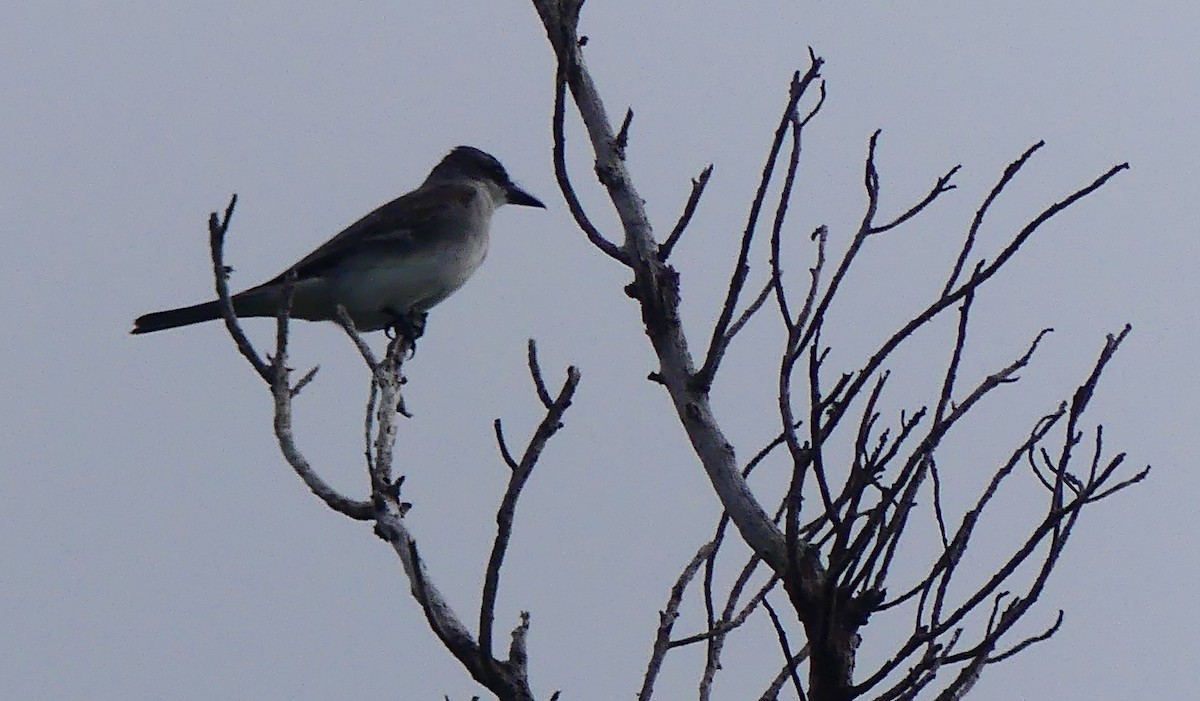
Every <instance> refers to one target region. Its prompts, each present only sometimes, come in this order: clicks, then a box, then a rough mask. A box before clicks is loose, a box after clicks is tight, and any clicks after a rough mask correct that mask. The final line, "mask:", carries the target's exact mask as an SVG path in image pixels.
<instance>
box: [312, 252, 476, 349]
mask: <svg viewBox="0 0 1200 701" xmlns="http://www.w3.org/2000/svg"><path fill="white" fill-rule="evenodd" d="M487 246H488V237H487V231H486V229H484V230H483V231H480V232H476V233H475V234H474V235H471V236H466V237H463V238H460V239H451V240H449V241H444V242H439V243H437V244H433V245H430V246H428V247H425V248H424V249H422V250H417V251H408V252H405V253H404V254H397V255H389V254H383V255H378V254H377V255H375V256H372V257H370V258H365V257H364V258H357V259H352V260H350V261H347V263H346V265H344V266H341V267H340V269H339V271H338V272H337V273H336V274H335V276H334V279H332V280H331V283H332V287H333V291H334V296H335V297H336V298H337V299H338V300H339V302H340V303H341V304H343V305H345V307H346V309H347V310H348V311H349V312H350V314H351V316H354V317H355V318H356V321H360V320H361V321H362V322H366V323H365V325H367V326H376V325H379V326H382V325H386V324H387V323H390V317H388V318H387V319H383V320H378V319H371V320H367V317H368V316H369V315H372V314H382V315H384V316H387V315H389V314H391V313H394V312H400V313H408V312H412V311H417V312H424V311H426V310H428V309H430V308H431V307H433V306H434V305H436V304H437V303H439V302H441V301H442V300H444V299H446V298H447V297H449V296H450V295H451V294H452V293H453V292H454V291H455V290H457V289H458V288H460V287H462V286H463V284H464V283H466V281H467V280H468V279H469V278H470V277H471V275H472V274H474V272H475V271H476V270H477V269H478V268H479V266H480V264H482V263H483V259H484V258H485V257H486V256H487ZM363 325H364V324H363V323H360V326H363Z"/></svg>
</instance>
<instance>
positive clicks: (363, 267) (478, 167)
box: [132, 146, 545, 334]
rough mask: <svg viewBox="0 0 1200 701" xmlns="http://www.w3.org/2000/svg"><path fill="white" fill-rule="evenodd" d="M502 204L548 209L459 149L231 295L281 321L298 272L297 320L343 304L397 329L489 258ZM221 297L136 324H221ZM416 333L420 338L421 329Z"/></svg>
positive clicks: (331, 312) (486, 158)
mask: <svg viewBox="0 0 1200 701" xmlns="http://www.w3.org/2000/svg"><path fill="white" fill-rule="evenodd" d="M503 204H519V205H524V206H526V207H542V208H543V209H544V208H545V205H544V204H542V202H541V200H539V199H538V198H536V197H534V196H533V195H531V194H529V193H528V192H525V191H524V190H522V189H521V188H519V187H517V185H516V184H514V183H513V181H512V180H511V179H510V178H509V177H508V172H507V171H505V170H504V166H502V165H500V161H498V160H496V159H495V158H494V157H492V156H490V155H488V154H487V153H484V152H483V151H480V150H479V149H477V148H472V147H470V146H459V147H458V148H456V149H454V150H453V151H451V152H450V153H449V155H447V156H446V157H445V158H443V159H442V161H441V162H440V163H438V164H437V165H436V166H434V168H433V171H432V172H430V173H429V177H428V178H426V179H425V182H423V183H421V186H420V187H418V188H417V189H416V190H413V191H412V192H410V193H408V194H406V195H402V196H400V197H399V198H397V199H395V200H392V201H391V202H388V203H387V204H385V205H383V206H382V207H380V208H378V209H376V210H375V211H374V212H371V213H370V214H368V215H367V216H365V217H363V218H362V219H359V220H358V221H357V222H355V223H353V224H351V225H350V226H349V227H348V228H346V230H345V231H343V232H341V233H340V234H338V235H337V236H334V237H333V238H331V239H329V240H328V241H326V242H325V243H324V244H322V245H321V246H320V247H319V248H317V250H315V251H313V252H312V253H310V254H308V255H307V256H305V257H304V258H303V259H302V260H301V261H300V262H298V263H296V264H295V265H293V266H292V267H291V268H288V270H287V271H285V272H283V273H281V274H280V275H278V276H277V277H275V278H273V279H271V280H268V281H267V282H264V283H263V284H261V285H259V286H257V287H252V288H250V289H248V290H245V291H243V292H239V293H237V294H236V295H233V297H232V301H233V309H234V311H235V312H237V315H238V316H239V317H252V316H271V317H273V316H275V315H276V313H277V312H278V311H279V305H280V304H281V302H282V298H283V291H284V289H285V285H286V281H287V277H288V275H289V274H291V272H292V271H295V275H296V279H295V283H294V284H295V287H294V297H293V301H292V313H291V315H292V317H293V318H296V319H304V320H307V321H328V320H332V319H333V318H334V317H335V315H336V313H337V312H336V310H337V305H339V304H340V305H342V306H344V307H345V308H346V311H347V312H348V313H349V314H350V318H351V319H353V321H354V324H355V326H357V327H358V329H359V330H360V331H376V330H379V329H382V328H385V327H389V326H394V325H395V326H398V327H400V328H402V329H408V332H411V330H412V326H411V324H412V323H414V321H415V320H416V318H418V317H419V318H423V316H424V313H425V312H426V311H428V310H429V309H430V308H431V307H433V306H434V305H435V304H437V303H438V302H441V301H442V300H444V299H446V298H447V297H449V296H450V294H451V293H453V292H454V291H455V290H457V289H458V288H460V287H462V285H463V283H465V282H466V281H467V278H469V277H471V274H472V273H474V272H475V270H476V269H477V268H478V267H479V264H480V263H482V262H483V259H484V256H486V255H487V248H488V227H489V225H490V224H491V220H492V213H493V212H495V211H496V208H497V207H499V206H500V205H503ZM220 317H221V311H220V309H219V305H218V303H217V302H216V301H212V302H205V303H203V304H196V305H193V306H190V307H181V308H179V309H168V310H166V311H161V312H154V313H152V314H146V315H144V316H140V317H138V318H137V320H136V321H134V322H133V331H132V333H135V334H140V333H150V332H151V331H162V330H163V329H172V328H175V327H178V326H188V325H190V324H198V323H200V322H202V321H211V320H213V319H219V318H220ZM418 333H419V332H418Z"/></svg>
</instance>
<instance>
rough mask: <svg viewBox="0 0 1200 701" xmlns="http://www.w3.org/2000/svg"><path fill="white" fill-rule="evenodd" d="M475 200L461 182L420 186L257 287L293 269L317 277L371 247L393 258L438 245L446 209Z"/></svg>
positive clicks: (279, 280)
mask: <svg viewBox="0 0 1200 701" xmlns="http://www.w3.org/2000/svg"><path fill="white" fill-rule="evenodd" d="M476 196H478V193H477V192H476V190H475V188H473V187H472V186H470V185H467V184H464V183H436V184H429V185H423V186H421V187H419V188H417V189H416V190H413V191H412V192H410V193H408V194H406V195H402V196H400V197H398V198H396V199H394V200H392V201H391V202H388V203H387V204H385V205H383V206H381V207H379V208H378V209H376V210H375V211H373V212H371V213H370V214H368V215H366V216H365V217H363V218H362V219H359V220H358V221H356V222H354V223H353V224H351V225H350V226H348V227H346V229H345V230H343V231H342V232H341V233H339V234H337V235H336V236H334V237H333V238H331V239H329V240H328V241H326V242H325V243H323V244H321V245H320V246H319V247H317V249H316V250H315V251H313V252H312V253H309V254H308V255H307V256H305V257H304V258H302V259H301V260H300V261H299V262H298V263H296V264H295V265H293V266H292V267H290V268H288V269H287V270H285V271H284V272H282V273H280V274H279V275H277V276H275V277H274V278H272V279H271V280H269V281H267V282H265V283H263V284H262V285H260V286H259V287H267V286H271V285H276V284H280V283H282V282H283V281H284V280H285V279H286V278H287V276H288V274H289V273H291V271H293V270H294V271H296V277H297V279H298V280H303V279H305V278H311V277H319V276H320V275H322V274H323V273H324V272H325V271H327V270H328V269H330V268H331V267H334V266H336V265H337V264H338V263H340V262H342V261H343V260H345V258H346V257H347V256H350V255H361V254H362V253H364V252H366V251H369V250H372V249H378V250H380V251H387V252H389V253H392V254H393V255H395V254H403V253H416V252H419V251H421V250H422V249H425V248H427V247H430V246H431V245H432V244H435V243H437V242H438V240H439V238H440V232H441V231H442V229H443V227H440V226H438V225H437V224H438V220H439V219H441V218H443V217H445V216H447V210H448V209H451V208H459V207H464V206H466V205H468V204H470V202H471V198H473V197H476Z"/></svg>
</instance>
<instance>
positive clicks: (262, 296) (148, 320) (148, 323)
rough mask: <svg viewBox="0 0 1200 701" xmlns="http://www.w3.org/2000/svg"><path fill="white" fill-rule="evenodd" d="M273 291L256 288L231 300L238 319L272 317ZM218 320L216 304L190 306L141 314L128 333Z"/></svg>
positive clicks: (276, 300)
mask: <svg viewBox="0 0 1200 701" xmlns="http://www.w3.org/2000/svg"><path fill="white" fill-rule="evenodd" d="M277 292H278V291H277V290H276V289H275V288H274V287H267V286H262V287H256V288H253V289H250V290H246V291H245V292H241V293H239V294H236V295H234V296H233V310H234V312H236V313H237V315H238V316H239V317H250V316H275V313H276V311H277V310H278V308H279V295H278V294H277ZM220 318H221V306H220V305H219V304H218V303H217V302H216V301H212V302H204V303H203V304H193V305H192V306H190V307H180V308H178V309H168V310H166V311H161V312H152V313H150V314H143V315H142V316H139V317H138V318H137V319H136V320H134V322H133V331H131V332H130V333H135V334H137V333H151V332H153V331H162V330H164V329H174V328H177V327H180V326H191V325H192V324H199V323H201V322H204V321H212V320H214V319H220Z"/></svg>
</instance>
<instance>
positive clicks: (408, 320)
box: [384, 309, 429, 358]
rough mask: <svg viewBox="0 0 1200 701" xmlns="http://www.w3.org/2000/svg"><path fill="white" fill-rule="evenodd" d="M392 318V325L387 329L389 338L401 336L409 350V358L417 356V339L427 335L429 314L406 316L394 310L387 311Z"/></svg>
mask: <svg viewBox="0 0 1200 701" xmlns="http://www.w3.org/2000/svg"><path fill="white" fill-rule="evenodd" d="M384 311H385V312H386V313H388V314H389V315H391V317H392V325H391V326H389V327H387V329H385V332H386V333H387V334H388V338H393V339H394V338H396V337H397V336H399V337H400V338H401V339H402V340H403V341H404V344H405V345H406V346H408V349H409V357H410V358H411V357H413V356H415V355H416V354H417V339H418V338H420V337H421V336H423V335H424V334H425V325H426V322H427V321H428V320H429V314H427V313H425V312H409V313H408V314H404V313H401V312H397V311H395V310H392V309H385V310H384Z"/></svg>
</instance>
